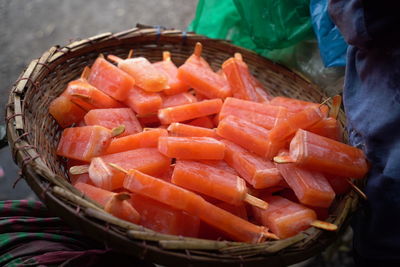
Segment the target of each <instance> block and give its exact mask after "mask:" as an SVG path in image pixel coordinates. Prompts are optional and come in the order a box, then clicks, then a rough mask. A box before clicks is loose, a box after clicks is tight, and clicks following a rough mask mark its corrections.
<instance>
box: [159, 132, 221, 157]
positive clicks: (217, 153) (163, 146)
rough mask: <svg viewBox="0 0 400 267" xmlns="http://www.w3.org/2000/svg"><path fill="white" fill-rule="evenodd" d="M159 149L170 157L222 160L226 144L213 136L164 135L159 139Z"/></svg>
mask: <svg viewBox="0 0 400 267" xmlns="http://www.w3.org/2000/svg"><path fill="white" fill-rule="evenodd" d="M158 150H159V151H160V152H161V153H162V154H164V155H166V156H167V157H170V158H177V159H193V160H195V159H214V160H221V159H223V158H224V154H225V145H224V144H223V143H221V142H220V141H218V140H216V139H215V138H211V137H177V136H162V137H160V138H159V139H158Z"/></svg>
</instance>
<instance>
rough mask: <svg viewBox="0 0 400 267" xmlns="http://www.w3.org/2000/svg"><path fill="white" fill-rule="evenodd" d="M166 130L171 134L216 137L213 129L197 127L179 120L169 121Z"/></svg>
mask: <svg viewBox="0 0 400 267" xmlns="http://www.w3.org/2000/svg"><path fill="white" fill-rule="evenodd" d="M167 130H168V132H169V133H170V134H171V136H192V137H194V136H197V137H214V138H215V137H217V134H216V132H215V130H214V129H208V128H204V127H197V126H192V125H188V124H184V123H179V122H173V123H171V124H170V125H169V126H168V128H167Z"/></svg>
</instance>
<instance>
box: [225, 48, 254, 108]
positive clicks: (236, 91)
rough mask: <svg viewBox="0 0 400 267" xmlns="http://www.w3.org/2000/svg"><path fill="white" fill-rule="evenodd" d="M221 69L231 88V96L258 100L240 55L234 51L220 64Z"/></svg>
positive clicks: (248, 72) (247, 69)
mask: <svg viewBox="0 0 400 267" xmlns="http://www.w3.org/2000/svg"><path fill="white" fill-rule="evenodd" d="M222 70H223V72H224V73H225V77H226V79H227V80H228V83H229V86H230V87H231V89H232V94H233V97H235V98H239V99H245V100H250V101H255V102H256V101H258V95H257V92H256V88H255V83H254V82H253V78H252V77H251V76H252V75H251V73H250V71H249V68H248V66H247V64H246V63H245V62H244V61H243V60H242V55H241V54H240V53H236V54H235V57H231V58H229V59H228V60H226V61H225V62H224V63H223V64H222Z"/></svg>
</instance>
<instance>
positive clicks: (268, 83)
mask: <svg viewBox="0 0 400 267" xmlns="http://www.w3.org/2000/svg"><path fill="white" fill-rule="evenodd" d="M198 41H199V42H201V43H202V44H203V47H204V48H203V54H202V55H203V56H204V57H205V59H206V60H207V61H208V62H209V63H210V64H211V66H212V67H213V68H214V69H217V68H218V67H219V66H220V65H221V63H222V62H223V61H224V60H226V59H227V58H229V57H231V56H232V55H233V54H234V53H235V52H240V53H242V55H243V57H244V59H245V61H246V62H247V63H248V65H249V67H250V69H251V71H252V73H253V74H254V75H255V76H256V77H257V78H258V79H259V80H260V81H261V82H262V84H263V85H264V86H265V88H267V89H268V91H269V93H270V94H272V95H284V96H290V97H294V98H299V99H303V100H310V101H314V102H319V101H321V100H322V99H324V98H325V97H326V96H325V95H324V94H323V93H322V92H321V91H320V90H319V89H318V87H317V86H315V85H313V84H311V83H310V82H308V81H306V80H305V79H303V78H302V77H300V76H299V75H297V74H296V73H294V72H292V71H290V70H288V69H286V68H284V67H282V66H280V65H278V64H274V63H272V62H270V61H269V60H267V59H265V58H263V57H260V56H258V55H257V54H255V53H253V52H251V51H249V50H246V49H244V48H240V47H237V46H235V45H232V44H230V43H227V42H225V41H222V40H213V39H208V38H206V37H204V36H200V35H196V34H193V33H185V32H181V31H178V30H163V29H160V28H146V27H138V28H134V29H131V30H127V31H124V32H120V33H115V34H112V33H104V34H100V35H97V36H94V37H90V38H88V39H84V40H80V41H76V42H73V43H71V44H68V45H66V46H64V47H59V46H54V47H51V48H50V49H49V50H48V51H46V52H45V53H44V54H43V55H42V56H41V57H40V58H39V59H36V60H33V61H32V62H31V63H30V64H29V66H28V67H27V68H26V70H25V71H24V72H23V73H22V74H21V76H20V77H19V79H18V80H17V81H16V83H15V84H14V86H13V87H12V89H11V92H10V94H9V101H8V104H7V107H6V124H7V135H8V141H9V144H10V147H11V148H12V156H13V159H14V161H15V162H16V163H17V164H18V165H19V167H20V168H21V171H22V175H23V177H24V178H25V179H26V181H27V182H28V184H29V185H30V187H31V188H32V189H33V191H35V193H36V194H37V195H38V196H39V197H40V199H41V200H42V201H43V202H44V203H45V204H46V205H47V206H48V208H49V209H50V210H51V211H52V212H53V213H55V214H57V215H58V216H60V217H61V218H62V219H64V220H65V221H66V222H68V223H69V224H70V225H71V226H72V227H74V228H76V229H79V230H81V231H82V232H83V233H85V234H87V235H88V236H90V237H92V238H93V239H95V240H98V241H100V242H105V243H107V245H108V246H109V247H112V248H114V249H116V250H118V251H120V252H123V253H126V254H130V255H132V256H136V257H139V258H141V259H145V260H148V261H151V262H154V263H159V264H163V265H168V266H182V265H196V266H197V265H199V266H200V265H208V266H210V265H219V266H221V265H230V266H234V265H241V266H242V265H246V266H256V265H260V264H263V265H264V266H286V265H289V264H293V263H296V262H299V261H302V260H305V259H307V258H309V257H311V256H313V255H315V254H317V253H319V252H320V251H321V250H323V249H324V248H326V247H327V246H328V245H329V244H331V243H332V242H333V241H334V240H335V238H336V237H337V236H338V235H340V233H341V232H342V231H343V230H344V228H345V226H346V225H347V222H348V218H349V215H350V214H351V212H352V211H353V210H354V209H355V208H356V206H357V202H358V196H357V195H356V194H355V193H354V192H350V193H349V194H348V195H345V196H341V197H340V198H337V199H336V200H335V202H334V204H333V206H332V207H331V213H330V216H329V218H328V219H327V221H329V222H331V223H334V224H336V225H337V226H338V228H339V230H338V231H337V232H325V231H322V230H318V229H315V228H309V229H308V230H306V231H304V232H302V233H300V234H298V235H296V236H294V237H291V238H288V239H284V240H278V241H267V242H265V243H261V244H245V243H239V242H229V241H211V240H203V239H196V238H184V237H180V236H172V235H165V234H159V233H156V232H154V231H151V230H149V229H146V228H144V227H142V226H139V225H135V224H132V223H128V222H126V221H122V220H119V219H117V218H115V217H113V216H111V215H109V214H108V213H105V212H104V211H103V210H102V209H101V207H99V205H98V204H96V203H95V202H93V201H91V200H90V199H87V198H85V197H84V196H83V195H82V194H81V193H79V192H78V191H77V190H76V189H75V188H74V187H73V186H72V185H71V184H70V183H69V182H68V178H67V171H66V169H65V166H64V162H63V160H62V159H61V158H59V157H57V156H56V154H55V149H56V147H57V143H58V141H59V138H60V133H61V130H62V129H61V128H60V127H59V126H58V124H57V122H56V121H55V120H54V119H53V118H52V117H51V116H50V115H49V113H48V106H49V104H50V102H51V101H52V100H53V99H54V98H56V97H57V96H58V95H60V94H61V92H62V91H63V90H64V88H65V87H66V85H67V83H68V82H69V81H71V80H73V79H76V78H77V77H79V75H80V73H81V72H82V70H83V68H84V67H85V66H90V65H91V64H92V63H93V62H94V60H95V59H96V58H97V56H98V55H99V53H103V54H104V55H108V54H110V53H112V54H114V55H117V56H120V57H126V55H127V54H128V51H129V50H130V49H134V51H135V55H136V56H144V57H146V58H148V59H149V60H150V61H152V62H154V61H158V60H161V56H162V51H164V50H168V51H170V52H171V54H172V58H173V60H174V62H175V63H176V64H177V65H180V64H182V63H183V62H184V60H185V59H186V58H187V57H188V56H189V55H190V54H191V53H192V51H193V48H194V45H195V43H196V42H198ZM339 119H340V121H341V122H342V123H343V122H344V114H343V112H341V114H340V117H339Z"/></svg>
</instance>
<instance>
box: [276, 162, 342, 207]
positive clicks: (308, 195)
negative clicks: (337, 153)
mask: <svg viewBox="0 0 400 267" xmlns="http://www.w3.org/2000/svg"><path fill="white" fill-rule="evenodd" d="M277 167H278V169H279V171H280V173H281V174H282V176H283V178H284V179H285V181H286V182H287V183H288V185H289V186H290V188H291V189H292V190H293V191H294V193H295V194H296V196H297V198H298V200H299V201H300V202H301V203H302V204H305V205H309V206H314V207H323V208H328V207H329V206H330V205H331V204H332V201H333V200H334V199H335V192H334V191H333V189H332V187H331V186H330V184H329V182H328V180H327V179H326V178H325V176H324V175H322V174H321V173H318V172H311V171H308V170H305V169H302V168H298V167H296V166H295V164H293V163H286V164H277Z"/></svg>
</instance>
